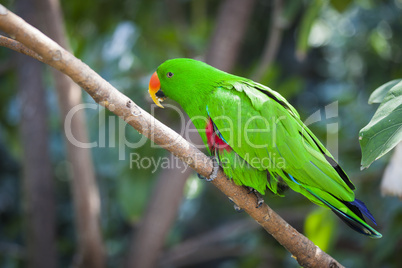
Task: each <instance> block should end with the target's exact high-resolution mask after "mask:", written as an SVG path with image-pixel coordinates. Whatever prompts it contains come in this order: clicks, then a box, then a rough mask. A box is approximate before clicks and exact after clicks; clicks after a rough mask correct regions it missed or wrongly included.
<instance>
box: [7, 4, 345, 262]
mask: <svg viewBox="0 0 402 268" xmlns="http://www.w3.org/2000/svg"><path fill="white" fill-rule="evenodd" d="M0 30H2V31H4V32H5V33H7V34H8V35H10V36H13V37H15V39H16V40H18V41H19V42H21V43H23V44H24V45H25V46H27V47H28V48H29V49H31V50H33V51H35V52H36V53H38V54H39V55H40V56H42V58H43V59H44V62H45V63H46V64H48V65H50V66H52V67H54V68H55V69H57V70H59V71H61V72H63V73H65V74H67V75H68V76H70V77H71V79H73V80H74V81H75V82H76V83H77V84H79V85H80V86H81V87H83V89H84V90H85V91H86V92H87V93H88V94H89V95H90V96H91V97H92V98H93V99H94V100H95V101H96V102H97V103H99V104H100V105H103V106H105V107H106V108H107V109H109V110H110V111H112V112H113V113H115V114H116V115H118V116H119V117H120V118H121V119H123V120H125V121H126V122H127V123H128V124H130V125H131V126H132V127H134V128H135V129H136V130H137V131H138V132H140V133H141V134H143V135H144V136H146V137H147V138H149V139H151V140H152V141H154V142H155V143H157V144H159V145H160V146H161V147H162V148H165V149H167V150H169V151H170V152H171V153H173V154H174V155H176V156H177V157H179V158H180V159H182V160H183V161H184V162H185V163H187V164H188V165H189V166H190V167H191V168H193V169H194V170H196V171H197V172H198V173H199V174H201V175H203V176H209V175H210V174H211V172H212V161H211V160H210V159H209V158H208V157H207V156H206V155H204V154H203V153H202V152H201V151H199V150H198V149H197V148H195V146H193V145H191V144H189V143H188V142H187V141H185V140H184V139H183V138H182V137H181V136H180V135H178V134H177V133H176V132H174V131H173V130H171V129H170V128H168V127H167V126H165V125H163V124H162V123H161V122H159V121H158V120H156V119H155V118H154V117H152V116H151V115H150V114H149V113H147V112H146V111H145V110H143V109H142V108H140V107H139V106H138V105H136V104H135V103H134V102H133V101H132V100H130V99H129V98H128V97H127V96H125V95H124V94H122V93H121V92H119V91H118V90H117V89H115V88H114V87H113V86H112V85H110V84H109V83H108V82H106V81H105V80H103V79H102V78H101V77H100V76H99V75H98V74H97V73H96V72H94V71H93V70H92V69H91V68H89V67H88V65H86V64H84V63H83V62H82V61H80V60H79V59H77V58H75V57H74V56H73V55H72V54H70V53H69V52H67V51H66V50H64V49H63V48H62V47H60V46H59V45H57V44H56V43H55V42H54V41H52V40H51V39H49V38H48V37H46V36H45V35H43V34H42V33H41V32H40V31H38V30H37V29H35V28H34V27H32V26H30V25H29V24H27V23H26V22H25V21H24V20H22V19H21V18H19V17H18V16H17V15H15V14H14V13H12V12H10V11H9V10H7V9H6V8H5V7H4V6H2V5H0ZM212 184H213V185H214V186H216V187H217V188H218V189H219V190H221V191H222V192H223V193H224V194H225V195H227V196H228V197H230V198H231V199H232V200H233V201H234V202H235V203H236V204H237V205H239V206H240V207H241V208H243V209H244V211H245V212H247V213H248V214H249V215H250V216H251V217H252V218H254V219H255V220H256V221H257V222H258V223H259V224H260V225H261V226H262V227H263V228H264V229H265V230H266V231H267V232H268V233H270V234H271V235H272V236H273V237H274V238H275V239H276V240H277V241H278V242H279V243H280V244H282V245H283V246H284V247H285V248H286V249H287V250H288V251H289V252H290V253H291V254H292V255H293V256H294V258H295V259H296V260H297V261H298V263H299V264H300V265H301V266H304V267H332V268H333V267H343V266H342V265H341V264H339V263H338V262H337V261H336V260H335V259H333V258H332V257H331V256H329V255H328V254H326V253H325V252H323V251H322V250H321V249H320V248H318V247H317V246H316V245H314V243H313V242H311V241H310V240H308V239H307V238H306V237H305V236H303V235H302V234H300V233H299V232H297V231H296V230H295V229H294V228H293V227H291V226H290V225H289V224H288V223H286V222H285V221H284V220H283V219H282V218H281V217H280V216H279V215H278V214H276V213H275V212H274V211H273V210H272V209H271V208H270V207H269V206H268V205H267V204H264V205H262V206H261V207H260V208H258V209H257V208H256V207H255V204H256V200H255V197H254V196H253V195H249V194H248V191H247V190H246V189H245V187H241V186H238V185H235V184H234V183H233V182H232V181H231V180H228V178H227V177H226V176H225V175H224V173H223V171H222V169H220V170H219V172H218V176H217V178H216V179H215V180H213V181H212Z"/></svg>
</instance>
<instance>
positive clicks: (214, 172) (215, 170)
mask: <svg viewBox="0 0 402 268" xmlns="http://www.w3.org/2000/svg"><path fill="white" fill-rule="evenodd" d="M211 160H212V163H213V165H214V167H213V169H212V172H211V175H209V178H207V177H204V176H202V175H201V174H200V173H197V176H198V178H199V179H201V180H206V181H213V180H214V179H216V177H217V176H218V171H219V164H218V161H216V158H215V156H211Z"/></svg>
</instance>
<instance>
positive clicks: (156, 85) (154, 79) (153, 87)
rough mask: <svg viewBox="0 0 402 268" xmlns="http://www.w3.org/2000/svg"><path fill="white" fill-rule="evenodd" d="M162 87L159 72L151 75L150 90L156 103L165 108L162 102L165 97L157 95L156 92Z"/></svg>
mask: <svg viewBox="0 0 402 268" xmlns="http://www.w3.org/2000/svg"><path fill="white" fill-rule="evenodd" d="M160 88H161V82H160V81H159V78H158V74H157V73H156V72H154V73H153V75H152V76H151V80H149V87H148V92H149V95H151V98H152V100H153V101H154V102H155V104H156V105H158V106H159V107H161V108H164V107H163V106H162V104H161V102H162V101H163V99H162V98H159V97H157V96H156V92H158V91H159V89H160Z"/></svg>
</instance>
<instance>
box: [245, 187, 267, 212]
mask: <svg viewBox="0 0 402 268" xmlns="http://www.w3.org/2000/svg"><path fill="white" fill-rule="evenodd" d="M247 188H248V189H249V190H250V192H248V193H249V194H251V193H254V195H255V196H256V197H257V206H256V207H255V208H260V207H261V206H262V204H264V198H263V197H262V195H261V194H260V193H259V192H258V191H257V190H256V189H254V188H252V187H248V186H247Z"/></svg>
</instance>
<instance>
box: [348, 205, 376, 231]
mask: <svg viewBox="0 0 402 268" xmlns="http://www.w3.org/2000/svg"><path fill="white" fill-rule="evenodd" d="M346 203H349V205H352V206H348V204H346ZM345 205H346V206H347V207H348V208H349V209H351V210H352V211H353V212H355V211H354V209H353V208H352V207H355V208H357V211H359V213H360V215H359V214H357V213H356V212H355V214H357V216H359V217H360V218H362V219H363V215H364V216H366V217H367V218H368V219H370V221H372V222H373V223H374V224H375V225H377V223H376V222H375V219H374V217H373V215H372V214H371V213H370V211H369V210H368V208H367V207H366V205H365V204H364V203H363V202H362V201H361V200H359V199H355V200H354V201H353V202H345ZM355 210H356V209H355ZM361 214H363V215H361Z"/></svg>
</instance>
